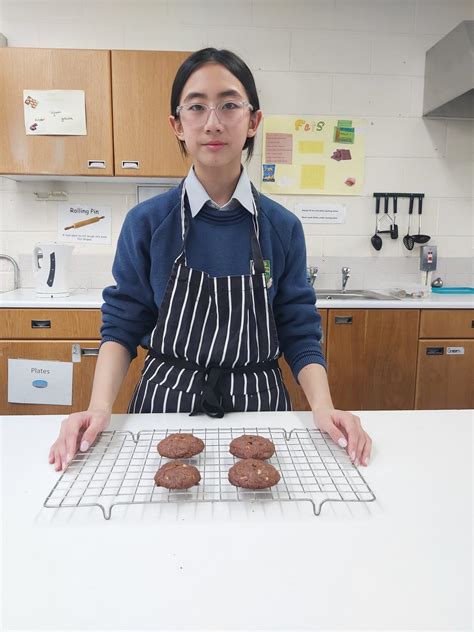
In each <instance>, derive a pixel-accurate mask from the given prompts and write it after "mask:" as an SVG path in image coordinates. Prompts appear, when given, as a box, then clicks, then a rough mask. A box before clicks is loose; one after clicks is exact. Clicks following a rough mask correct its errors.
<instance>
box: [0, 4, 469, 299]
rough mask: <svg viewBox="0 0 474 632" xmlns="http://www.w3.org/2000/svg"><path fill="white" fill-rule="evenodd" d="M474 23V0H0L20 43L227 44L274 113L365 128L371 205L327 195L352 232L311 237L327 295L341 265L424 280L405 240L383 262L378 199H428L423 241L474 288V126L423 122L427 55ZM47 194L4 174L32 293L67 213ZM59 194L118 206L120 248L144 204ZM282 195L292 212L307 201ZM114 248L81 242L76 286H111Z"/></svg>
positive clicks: (85, 189)
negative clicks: (375, 237) (44, 244)
mask: <svg viewBox="0 0 474 632" xmlns="http://www.w3.org/2000/svg"><path fill="white" fill-rule="evenodd" d="M473 18H474V15H473V9H472V2H471V1H470V0H291V1H290V0H195V1H193V0H168V1H164V0H163V1H159V0H150V1H145V0H135V1H133V0H122V1H120V0H110V1H109V0H80V1H75V0H51V1H49V2H48V1H42V0H37V1H36V2H34V1H32V0H29V1H23V0H0V32H3V33H4V34H5V35H6V36H7V38H8V43H9V45H10V46H21V47H71V48H105V49H109V48H118V49H121V48H124V49H155V50H160V49H161V50H195V49H198V48H201V47H204V46H216V47H226V48H229V49H231V50H234V51H235V52H237V53H238V54H240V55H241V56H242V57H243V58H244V59H245V60H246V62H247V63H248V64H249V66H250V67H251V68H252V70H253V72H254V74H255V79H256V83H257V88H258V91H259V96H260V102H261V107H262V109H263V111H264V113H266V114H307V115H310V114H312V115H335V116H338V117H342V118H355V117H358V118H359V117H360V118H365V119H367V123H368V125H367V137H366V155H367V158H366V178H365V187H364V195H362V196H359V197H350V196H349V197H347V196H344V197H328V196H326V197H324V198H323V199H325V200H326V201H328V202H332V203H334V202H342V203H344V204H346V205H347V222H346V223H345V224H343V225H335V226H328V225H307V226H306V227H305V232H306V236H307V247H308V255H309V259H310V262H311V263H317V264H318V265H319V267H320V274H321V277H320V286H321V287H329V286H331V285H332V286H333V285H334V284H335V283H338V282H339V276H340V275H339V267H340V265H341V264H342V263H347V264H349V265H351V267H352V271H353V277H352V279H351V283H354V284H359V283H360V284H362V283H365V284H370V283H372V284H374V283H379V282H380V283H379V284H381V283H382V282H388V281H395V280H400V281H402V282H403V281H417V280H418V279H419V273H418V249H415V250H414V251H413V252H411V253H409V252H408V251H407V250H405V249H404V247H403V245H402V240H401V238H400V239H398V240H397V241H392V240H385V242H384V246H383V248H382V250H381V251H380V252H379V253H377V252H376V251H375V250H373V248H372V247H371V245H370V236H371V235H372V234H373V230H374V212H373V208H374V200H373V197H372V193H373V192H374V191H375V190H378V191H384V190H392V191H417V192H424V193H425V194H426V198H425V204H424V214H423V232H427V233H429V234H431V235H432V236H433V239H432V242H431V243H434V244H436V245H437V246H438V256H439V269H438V273H439V274H440V275H441V276H443V278H444V279H445V282H448V283H458V284H467V283H470V284H473V283H474V271H473V268H472V261H473V259H472V256H473V234H474V229H473V206H472V192H473V191H472V187H473V139H474V125H473V122H470V121H433V120H425V119H422V118H421V114H422V101H423V72H424V56H425V51H426V50H427V49H428V48H429V47H430V46H432V45H433V44H434V43H435V42H436V41H437V40H438V39H440V38H441V37H442V36H443V35H445V34H446V33H447V32H448V31H449V30H451V29H452V28H454V27H455V26H456V25H457V24H458V23H459V22H460V21H461V20H464V19H473ZM0 98H1V95H0ZM164 115H167V113H164ZM260 146H261V136H260V135H259V137H258V139H257V151H256V156H255V158H254V159H253V161H252V163H251V165H250V167H249V172H250V175H251V177H252V179H253V180H254V182H255V183H256V184H257V186H258V183H259V175H260ZM45 188H46V187H45V185H44V184H39V183H31V182H29V183H17V182H14V181H12V180H9V179H6V178H0V212H1V218H2V219H1V225H0V229H1V243H0V251H2V252H7V253H8V254H10V255H12V256H14V257H15V258H17V259H19V261H20V264H21V267H22V278H23V282H24V285H30V286H31V285H32V277H31V273H30V265H31V263H30V261H31V257H30V253H31V250H32V248H33V245H34V243H35V242H36V241H40V240H44V239H55V237H56V211H57V203H55V202H37V201H35V200H34V198H33V195H32V192H33V191H37V190H44V189H45ZM60 188H61V189H64V190H67V191H68V192H69V193H70V201H71V202H76V203H81V202H82V203H86V204H87V203H99V202H104V203H107V204H109V205H111V206H112V207H113V212H114V223H113V226H114V243H115V239H116V236H117V234H118V232H119V230H120V225H121V222H122V221H123V217H124V215H125V213H126V212H127V210H128V209H129V208H130V207H131V206H133V204H134V203H135V188H134V186H133V185H122V184H99V183H93V182H91V183H61V187H60ZM275 197H276V199H278V200H279V201H281V202H282V203H283V204H284V205H285V206H287V207H288V208H290V209H292V208H293V207H294V204H295V203H297V202H302V201H306V200H307V198H306V197H304V196H275ZM318 199H321V197H319V198H318ZM403 205H404V202H400V206H401V208H400V209H399V211H401V215H403V218H400V219H401V223H402V225H401V227H400V234H401V235H403V234H405V232H406V209H405V208H404V206H403ZM113 251H114V245H113V246H112V247H110V248H109V247H103V246H102V247H98V246H97V247H92V246H82V245H81V246H77V247H76V251H75V253H76V257H75V270H74V282H75V284H76V285H80V286H82V287H102V286H103V285H106V284H108V283H110V282H111V281H112V278H111V275H110V265H111V260H112V256H113ZM375 262H377V263H376V265H375V266H374V265H373V264H374V263H375ZM0 266H2V267H0V275H1V276H0V287H1V288H2V289H7V288H8V287H11V278H12V275H11V273H10V272H6V270H8V267H7V265H6V264H5V263H2V262H0ZM353 286H354V285H353Z"/></svg>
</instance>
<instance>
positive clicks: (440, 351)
mask: <svg viewBox="0 0 474 632" xmlns="http://www.w3.org/2000/svg"><path fill="white" fill-rule="evenodd" d="M426 355H429V356H433V355H444V347H426Z"/></svg>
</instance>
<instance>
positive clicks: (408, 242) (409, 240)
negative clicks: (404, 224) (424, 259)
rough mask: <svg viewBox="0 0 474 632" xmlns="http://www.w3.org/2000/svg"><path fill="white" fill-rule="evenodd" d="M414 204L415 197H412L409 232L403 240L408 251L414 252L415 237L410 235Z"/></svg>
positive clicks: (409, 212) (409, 209)
mask: <svg viewBox="0 0 474 632" xmlns="http://www.w3.org/2000/svg"><path fill="white" fill-rule="evenodd" d="M413 202H414V198H413V195H410V206H409V208H408V230H407V234H406V235H405V237H404V238H403V245H404V246H405V248H406V249H407V250H413V247H414V246H415V242H414V240H413V237H412V236H411V235H410V224H411V216H412V214H413Z"/></svg>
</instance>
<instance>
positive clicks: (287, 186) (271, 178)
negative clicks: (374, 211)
mask: <svg viewBox="0 0 474 632" xmlns="http://www.w3.org/2000/svg"><path fill="white" fill-rule="evenodd" d="M365 126H366V121H364V120H362V119H338V118H336V117H328V116H267V117H265V118H264V120H263V148H262V186H261V189H262V192H263V193H273V194H282V195H285V194H297V195H298V194H299V195H318V194H319V195H362V190H363V184H364V160H365V144H364V128H365Z"/></svg>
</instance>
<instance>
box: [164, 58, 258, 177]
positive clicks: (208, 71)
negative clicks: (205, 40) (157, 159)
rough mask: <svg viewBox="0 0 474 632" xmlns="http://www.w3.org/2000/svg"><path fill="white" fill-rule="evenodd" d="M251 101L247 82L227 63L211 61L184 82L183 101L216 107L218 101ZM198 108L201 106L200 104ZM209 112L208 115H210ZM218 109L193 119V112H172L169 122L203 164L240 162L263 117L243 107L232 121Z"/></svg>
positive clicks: (182, 103) (232, 164) (219, 164)
mask: <svg viewBox="0 0 474 632" xmlns="http://www.w3.org/2000/svg"><path fill="white" fill-rule="evenodd" d="M228 101H232V102H234V103H239V102H242V101H248V95H247V93H246V91H245V88H244V86H243V85H242V84H241V82H240V81H239V80H238V79H237V77H236V76H235V75H233V74H232V73H231V72H230V71H229V70H227V68H226V67H225V66H222V65H220V64H217V63H208V64H205V65H203V66H201V67H200V68H198V69H197V70H195V71H194V72H193V73H192V75H191V76H190V77H189V79H188V80H187V82H186V83H185V84H184V87H183V91H182V93H181V98H180V105H188V104H191V103H195V104H206V105H208V106H211V107H213V106H214V107H216V106H217V105H218V104H219V103H222V102H228ZM195 109H199V107H198V106H197V107H196V108H195ZM207 114H208V116H207ZM219 114H220V113H219V112H216V110H214V109H213V110H208V112H207V113H206V115H205V116H200V117H196V119H193V116H194V115H193V114H191V113H189V114H188V116H186V114H185V115H184V116H183V112H182V111H181V113H180V116H178V117H176V118H175V117H173V116H170V124H171V126H172V128H173V129H174V132H175V134H176V136H177V137H178V138H179V140H182V141H184V142H185V143H186V149H187V150H188V152H189V154H190V155H191V157H192V159H193V162H194V164H195V165H196V164H199V165H202V166H203V167H225V166H234V165H235V164H237V163H238V164H239V165H240V161H241V157H242V148H243V146H244V144H245V141H246V139H247V138H250V137H252V136H255V134H256V133H257V128H258V126H259V124H260V121H261V119H262V113H261V111H260V110H258V111H256V112H251V111H250V109H249V108H248V107H244V108H243V109H242V111H241V113H240V114H239V115H238V116H233V117H232V121H231V122H228V121H226V118H227V117H226V116H225V115H224V116H221V119H224V121H223V122H222V121H221V120H219Z"/></svg>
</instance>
